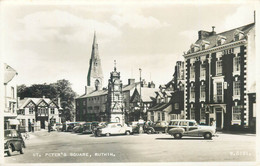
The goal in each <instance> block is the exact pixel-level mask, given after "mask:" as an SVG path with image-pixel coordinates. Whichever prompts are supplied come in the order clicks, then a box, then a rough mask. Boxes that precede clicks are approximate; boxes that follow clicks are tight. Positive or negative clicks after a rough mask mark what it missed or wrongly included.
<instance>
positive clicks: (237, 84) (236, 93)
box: [233, 80, 240, 96]
mask: <svg viewBox="0 0 260 166" xmlns="http://www.w3.org/2000/svg"><path fill="white" fill-rule="evenodd" d="M233 84H234V85H233V95H234V96H239V95H240V81H239V80H238V81H235V82H234V83H233Z"/></svg>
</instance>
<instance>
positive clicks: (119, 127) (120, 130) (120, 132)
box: [116, 124, 125, 134]
mask: <svg viewBox="0 0 260 166" xmlns="http://www.w3.org/2000/svg"><path fill="white" fill-rule="evenodd" d="M116 126H117V128H118V134H124V133H125V128H124V127H123V126H122V125H121V124H117V125H116Z"/></svg>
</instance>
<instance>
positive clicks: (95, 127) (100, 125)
mask: <svg viewBox="0 0 260 166" xmlns="http://www.w3.org/2000/svg"><path fill="white" fill-rule="evenodd" d="M107 124H108V122H99V123H98V124H95V123H93V122H92V124H91V127H90V130H91V131H92V133H93V134H94V135H95V136H97V135H98V132H99V130H100V129H102V128H105V127H106V126H107Z"/></svg>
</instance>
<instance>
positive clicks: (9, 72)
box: [4, 63, 18, 84]
mask: <svg viewBox="0 0 260 166" xmlns="http://www.w3.org/2000/svg"><path fill="white" fill-rule="evenodd" d="M17 74H18V73H17V72H16V70H14V69H13V68H12V67H11V66H9V65H7V64H6V63H5V64H4V84H7V83H8V82H10V81H12V79H13V78H14V76H15V75H17Z"/></svg>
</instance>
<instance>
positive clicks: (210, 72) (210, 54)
mask: <svg viewBox="0 0 260 166" xmlns="http://www.w3.org/2000/svg"><path fill="white" fill-rule="evenodd" d="M210 84H211V54H209V103H210V102H211V100H210V88H211V86H210ZM210 111H211V107H210V106H209V124H210Z"/></svg>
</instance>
